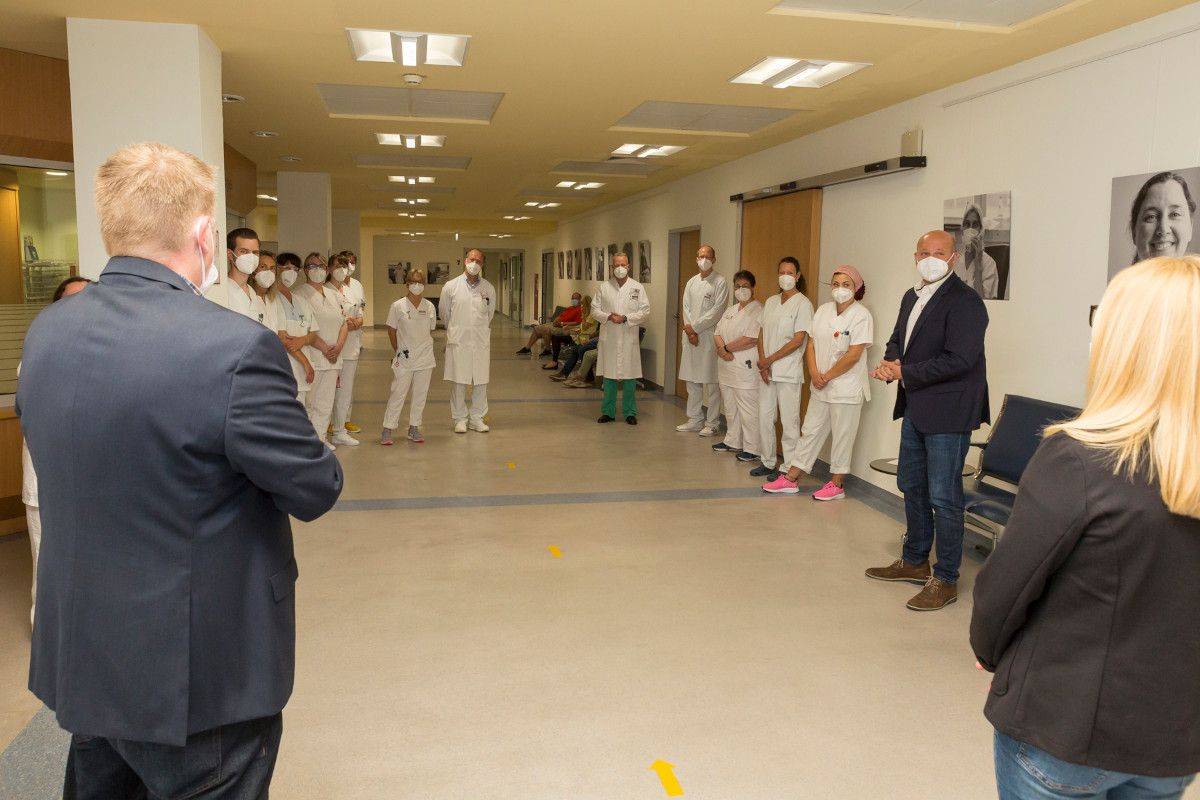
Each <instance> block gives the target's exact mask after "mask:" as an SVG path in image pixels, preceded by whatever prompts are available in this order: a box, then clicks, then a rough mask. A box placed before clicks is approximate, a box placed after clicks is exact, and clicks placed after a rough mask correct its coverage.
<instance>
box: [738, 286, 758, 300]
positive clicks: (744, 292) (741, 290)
mask: <svg viewBox="0 0 1200 800" xmlns="http://www.w3.org/2000/svg"><path fill="white" fill-rule="evenodd" d="M753 296H754V292H753V291H752V290H751V289H750V287H749V286H740V287H738V288H737V289H734V290H733V299H734V300H737V301H738V302H739V303H744V302H746V301H747V300H749V299H750V298H751V297H753Z"/></svg>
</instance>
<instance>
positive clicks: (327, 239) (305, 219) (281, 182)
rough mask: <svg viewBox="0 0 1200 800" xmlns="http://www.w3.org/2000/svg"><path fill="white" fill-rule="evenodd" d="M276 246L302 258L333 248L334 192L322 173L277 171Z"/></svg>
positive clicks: (323, 255)
mask: <svg viewBox="0 0 1200 800" xmlns="http://www.w3.org/2000/svg"><path fill="white" fill-rule="evenodd" d="M277 177H278V185H277V187H276V196H277V197H278V198H279V204H278V205H279V212H278V213H279V223H278V225H277V226H276V227H278V229H279V249H280V250H283V251H285V252H292V253H295V254H296V255H298V256H300V258H301V259H304V258H306V257H307V256H308V254H309V253H314V252H315V253H320V254H321V258H327V257H328V256H329V251H330V250H331V249H332V248H333V191H332V189H331V186H330V181H329V176H328V175H327V174H325V173H323V172H280V173H277Z"/></svg>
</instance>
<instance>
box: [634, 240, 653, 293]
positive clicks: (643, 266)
mask: <svg viewBox="0 0 1200 800" xmlns="http://www.w3.org/2000/svg"><path fill="white" fill-rule="evenodd" d="M630 263H633V262H630ZM637 264H638V283H649V282H650V240H649V239H642V240H641V241H640V242H638V260H637Z"/></svg>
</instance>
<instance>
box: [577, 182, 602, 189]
mask: <svg viewBox="0 0 1200 800" xmlns="http://www.w3.org/2000/svg"><path fill="white" fill-rule="evenodd" d="M607 185H608V184H606V183H599V182H597V181H591V182H589V183H577V184H575V188H576V189H602V188H604V187H605V186H607Z"/></svg>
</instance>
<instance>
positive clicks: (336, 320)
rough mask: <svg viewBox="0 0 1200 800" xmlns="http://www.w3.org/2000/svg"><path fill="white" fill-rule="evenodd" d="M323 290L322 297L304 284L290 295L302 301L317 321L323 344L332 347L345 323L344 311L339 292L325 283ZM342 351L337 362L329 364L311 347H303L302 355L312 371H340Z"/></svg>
mask: <svg viewBox="0 0 1200 800" xmlns="http://www.w3.org/2000/svg"><path fill="white" fill-rule="evenodd" d="M323 288H324V289H325V294H324V295H322V294H321V293H320V292H319V291H317V289H316V288H315V287H314V286H313V285H312V284H311V283H306V284H304V285H303V286H301V287H300V288H299V289H296V290H295V291H294V292H292V295H293V296H295V297H301V298H303V299H304V302H305V303H307V304H308V307H309V308H310V309H311V310H312V314H313V317H314V318H315V319H316V321H317V329H318V330H320V331H321V339H322V340H324V342H325V344H328V345H334V344H337V337H338V333H339V332H340V331H341V330H342V323H343V322H345V321H346V311H345V309H343V308H342V294H341V292H339V291H338V290H337V289H336V288H334V286H333V284H330V283H326V284H325V285H324V287H323ZM342 351H343V352H342V353H339V354H338V358H337V361H335V362H334V363H332V364H330V363H329V360H328V359H327V358H325V354H324V353H322V352H321V351H320V350H318V349H317V348H316V347H314V346H312V345H305V347H304V355H305V356H307V357H308V363H310V364H312V368H313V369H314V370H324V369H341V368H342V360H343V358H344V357H345V347H343V348H342Z"/></svg>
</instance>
